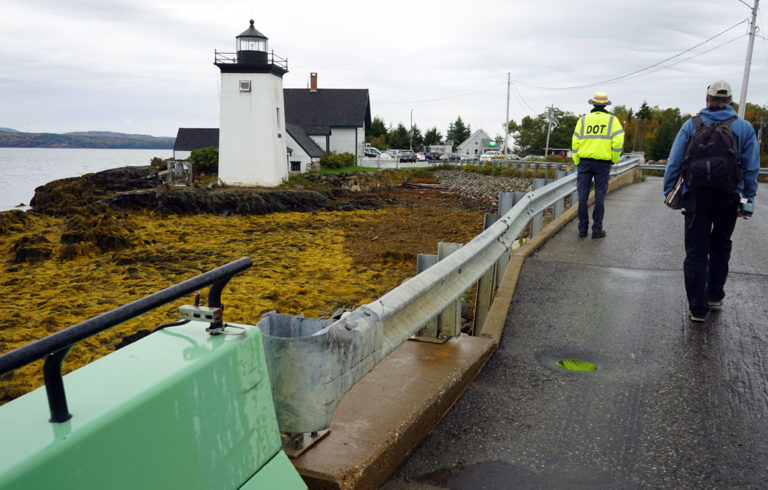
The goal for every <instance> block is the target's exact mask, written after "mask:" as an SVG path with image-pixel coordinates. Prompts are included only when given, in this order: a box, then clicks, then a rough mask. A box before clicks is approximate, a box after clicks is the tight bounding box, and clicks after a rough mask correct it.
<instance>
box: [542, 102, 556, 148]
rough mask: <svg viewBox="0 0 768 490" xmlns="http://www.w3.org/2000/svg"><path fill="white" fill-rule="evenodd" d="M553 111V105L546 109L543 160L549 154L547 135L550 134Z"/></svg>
mask: <svg viewBox="0 0 768 490" xmlns="http://www.w3.org/2000/svg"><path fill="white" fill-rule="evenodd" d="M554 109H555V106H554V105H551V106H549V107H548V108H547V144H546V145H545V146H544V158H546V157H547V154H548V153H549V133H551V132H552V118H553V116H554V114H553V111H554Z"/></svg>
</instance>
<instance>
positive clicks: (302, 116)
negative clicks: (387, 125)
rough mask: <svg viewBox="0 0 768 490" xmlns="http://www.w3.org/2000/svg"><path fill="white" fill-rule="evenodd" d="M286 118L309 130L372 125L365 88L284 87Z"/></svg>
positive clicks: (291, 122)
mask: <svg viewBox="0 0 768 490" xmlns="http://www.w3.org/2000/svg"><path fill="white" fill-rule="evenodd" d="M283 95H284V100H285V122H286V124H295V125H297V126H301V127H302V128H304V131H305V132H307V133H308V134H329V133H330V128H331V127H361V126H362V127H364V128H365V129H368V128H370V127H371V107H370V102H369V100H368V89H319V90H317V91H314V92H312V91H311V90H309V89H304V88H287V89H284V90H283Z"/></svg>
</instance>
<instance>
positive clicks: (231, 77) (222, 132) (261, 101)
mask: <svg viewBox="0 0 768 490" xmlns="http://www.w3.org/2000/svg"><path fill="white" fill-rule="evenodd" d="M236 40H237V53H235V54H230V53H219V52H216V58H215V65H216V66H217V67H219V69H220V70H221V84H220V91H221V97H220V103H221V106H220V126H219V179H221V181H222V182H224V183H225V184H229V185H241V186H258V185H261V186H275V185H278V184H280V183H281V182H283V180H285V179H286V178H287V177H288V171H289V167H288V165H289V164H288V152H287V147H286V140H287V137H286V128H285V105H284V102H283V75H285V74H286V73H287V72H288V65H287V63H286V62H285V60H283V59H281V58H279V57H277V56H275V55H274V53H268V52H267V37H266V36H264V35H263V34H261V33H260V32H259V31H257V30H256V29H255V28H254V27H253V20H251V25H250V27H249V28H248V30H246V31H245V32H243V33H242V34H240V35H239V36H237V38H236Z"/></svg>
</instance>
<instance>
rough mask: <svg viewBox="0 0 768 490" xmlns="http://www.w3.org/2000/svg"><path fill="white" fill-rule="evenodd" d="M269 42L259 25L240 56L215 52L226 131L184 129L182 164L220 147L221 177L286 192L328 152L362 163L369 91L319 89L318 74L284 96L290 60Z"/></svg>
mask: <svg viewBox="0 0 768 490" xmlns="http://www.w3.org/2000/svg"><path fill="white" fill-rule="evenodd" d="M267 42H268V40H267V37H266V36H264V35H263V34H261V33H260V32H259V31H257V30H256V29H255V28H254V26H253V21H252V20H251V22H250V27H249V28H248V29H247V30H246V31H245V32H243V33H242V34H240V35H239V36H237V37H236V45H237V52H236V53H222V52H218V51H217V52H216V53H215V63H214V64H215V65H216V66H217V67H218V68H219V69H220V70H221V84H220V87H221V89H220V93H221V95H220V120H219V124H220V128H219V129H216V128H179V130H178V133H177V136H176V142H175V144H174V158H177V159H180V158H188V157H189V154H190V153H191V152H192V151H193V150H195V149H198V148H205V147H207V146H217V147H218V148H219V178H220V179H221V180H222V182H224V183H225V184H229V185H242V186H275V185H278V184H280V183H281V182H282V181H283V180H285V179H286V178H287V177H288V175H289V173H290V172H305V171H307V169H308V167H309V165H310V164H311V163H312V162H316V161H318V160H319V159H320V157H321V156H322V155H323V153H330V152H336V153H344V152H348V153H352V154H353V155H355V157H356V159H357V161H358V162H359V161H360V160H361V159H362V158H363V151H364V148H365V131H366V129H368V128H370V126H371V108H370V100H369V96H368V89H319V88H318V86H317V74H316V73H312V74H311V76H310V86H309V87H308V88H305V89H284V88H283V76H284V75H285V74H286V73H287V72H288V61H287V60H286V59H283V58H280V57H279V56H277V55H275V54H274V52H270V51H268V50H267ZM214 142H215V143H216V144H215V145H214V144H212V143H214Z"/></svg>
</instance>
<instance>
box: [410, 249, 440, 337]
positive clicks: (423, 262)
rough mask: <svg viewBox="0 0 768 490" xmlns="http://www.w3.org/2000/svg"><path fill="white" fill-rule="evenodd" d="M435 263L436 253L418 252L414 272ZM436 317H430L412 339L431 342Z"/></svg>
mask: <svg viewBox="0 0 768 490" xmlns="http://www.w3.org/2000/svg"><path fill="white" fill-rule="evenodd" d="M435 264H437V255H435V254H419V255H417V256H416V273H417V274H421V273H422V272H424V271H425V270H427V269H429V268H430V267H432V266H433V265H435ZM437 334H438V332H437V317H432V318H430V319H429V320H428V321H427V323H426V324H425V325H424V327H422V329H421V330H419V332H418V333H417V334H416V335H414V336H413V339H414V340H423V341H426V342H432V341H434V340H432V339H437Z"/></svg>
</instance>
